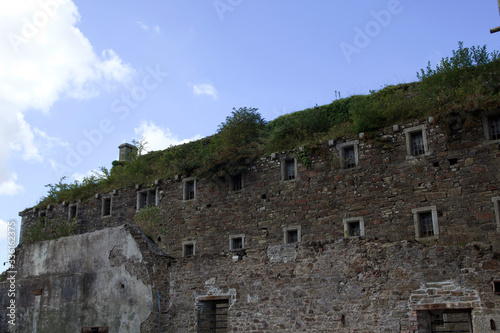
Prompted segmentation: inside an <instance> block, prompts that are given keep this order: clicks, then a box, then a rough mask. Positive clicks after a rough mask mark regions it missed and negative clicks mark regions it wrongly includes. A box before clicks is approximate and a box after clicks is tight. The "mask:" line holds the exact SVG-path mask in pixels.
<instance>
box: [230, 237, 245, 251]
mask: <svg viewBox="0 0 500 333" xmlns="http://www.w3.org/2000/svg"><path fill="white" fill-rule="evenodd" d="M242 248H243V238H242V237H235V238H232V239H231V250H238V249H242Z"/></svg>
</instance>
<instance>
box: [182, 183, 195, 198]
mask: <svg viewBox="0 0 500 333" xmlns="http://www.w3.org/2000/svg"><path fill="white" fill-rule="evenodd" d="M195 197H196V182H195V181H194V180H186V181H185V182H184V200H192V199H194V198H195Z"/></svg>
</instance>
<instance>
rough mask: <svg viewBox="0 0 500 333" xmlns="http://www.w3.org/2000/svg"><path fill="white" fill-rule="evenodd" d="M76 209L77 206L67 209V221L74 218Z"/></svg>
mask: <svg viewBox="0 0 500 333" xmlns="http://www.w3.org/2000/svg"><path fill="white" fill-rule="evenodd" d="M76 207H77V205H70V206H69V208H68V219H69V220H72V219H74V218H75V217H76Z"/></svg>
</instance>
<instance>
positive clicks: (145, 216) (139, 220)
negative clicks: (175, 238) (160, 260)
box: [134, 206, 169, 240]
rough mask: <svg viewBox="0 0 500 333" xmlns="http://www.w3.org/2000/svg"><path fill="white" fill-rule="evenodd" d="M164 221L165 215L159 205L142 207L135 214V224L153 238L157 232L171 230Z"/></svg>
mask: <svg viewBox="0 0 500 333" xmlns="http://www.w3.org/2000/svg"><path fill="white" fill-rule="evenodd" d="M164 221H165V217H164V216H163V213H162V211H161V209H160V207H158V206H146V207H144V208H141V209H140V210H139V211H138V212H137V213H136V214H135V216H134V223H135V225H136V226H137V227H139V228H140V229H141V230H142V231H143V232H144V233H145V234H146V235H148V236H149V237H150V238H151V239H153V240H154V236H155V235H157V234H162V235H163V234H165V233H168V231H169V230H168V228H167V227H166V226H165V224H164Z"/></svg>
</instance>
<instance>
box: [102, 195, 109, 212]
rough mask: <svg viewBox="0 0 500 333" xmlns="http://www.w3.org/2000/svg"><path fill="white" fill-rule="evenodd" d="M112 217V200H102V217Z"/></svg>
mask: <svg viewBox="0 0 500 333" xmlns="http://www.w3.org/2000/svg"><path fill="white" fill-rule="evenodd" d="M110 215H111V198H103V199H102V216H110Z"/></svg>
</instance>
